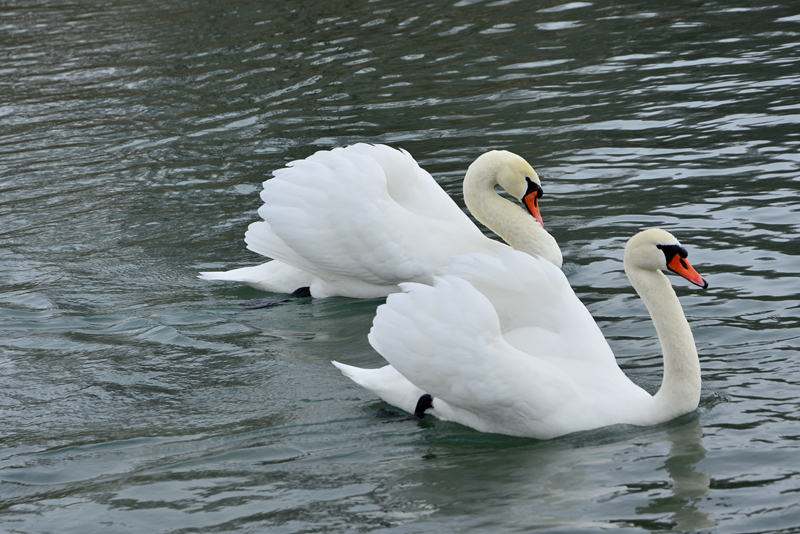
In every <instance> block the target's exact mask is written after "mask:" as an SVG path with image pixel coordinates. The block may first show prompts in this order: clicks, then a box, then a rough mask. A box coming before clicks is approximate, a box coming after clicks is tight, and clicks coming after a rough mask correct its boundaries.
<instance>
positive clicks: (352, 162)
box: [200, 144, 561, 298]
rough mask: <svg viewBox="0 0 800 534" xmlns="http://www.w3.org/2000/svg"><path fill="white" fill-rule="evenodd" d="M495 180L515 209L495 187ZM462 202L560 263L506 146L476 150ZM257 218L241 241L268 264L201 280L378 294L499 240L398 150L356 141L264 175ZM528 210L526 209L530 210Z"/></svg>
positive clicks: (495, 249) (532, 187)
mask: <svg viewBox="0 0 800 534" xmlns="http://www.w3.org/2000/svg"><path fill="white" fill-rule="evenodd" d="M498 184H499V185H500V187H502V188H503V189H505V191H507V192H508V193H509V194H510V195H511V196H512V197H514V198H516V199H518V200H520V201H521V202H523V203H524V204H525V206H526V207H527V210H528V211H526V210H525V209H523V208H521V207H519V206H518V205H517V204H515V203H513V202H511V201H509V200H507V199H505V198H503V197H501V196H500V195H498V194H497V193H496V192H495V189H494V188H495V186H496V185H498ZM463 187H464V201H465V203H466V204H467V207H468V208H469V210H470V212H472V214H473V215H474V216H475V218H476V219H478V220H479V221H480V222H481V223H483V224H484V225H486V226H487V227H488V228H489V229H491V230H492V231H494V232H495V233H496V234H497V235H499V236H500V237H501V238H503V239H504V240H505V241H506V242H507V243H508V244H509V245H510V246H511V247H513V248H514V249H516V250H521V251H523V252H527V253H529V254H537V255H541V256H543V257H545V258H547V259H548V260H550V261H552V262H553V263H555V264H556V265H558V266H559V267H560V266H561V249H559V247H558V244H557V243H556V240H555V239H554V238H553V237H552V236H551V235H550V234H549V233H547V231H545V229H544V227H543V225H542V217H541V215H540V213H539V206H538V204H539V197H541V195H542V188H541V182H540V181H539V176H538V175H537V174H536V172H535V171H534V170H533V168H531V166H530V165H529V164H528V163H527V162H526V161H525V160H524V159H522V158H521V157H519V156H517V155H516V154H512V153H511V152H506V151H491V152H487V153H486V154H483V155H482V156H480V157H479V158H478V159H477V160H476V161H475V162H474V163H473V164H472V165H470V167H469V169H468V170H467V174H466V176H465V178H464V185H463ZM261 198H262V200H263V201H264V204H263V205H262V206H261V208H260V209H259V210H258V213H259V215H260V216H261V218H262V219H263V220H262V221H259V222H255V223H253V224H251V225H250V227H249V228H248V230H247V233H246V234H245V242H246V243H247V248H249V249H250V250H253V251H254V252H257V253H259V254H261V255H263V256H267V257H269V258H273V261H271V262H268V263H265V264H262V265H257V266H254V267H245V268H242V269H234V270H232V271H227V272H205V273H201V274H200V277H201V278H203V279H206V280H230V281H238V282H242V283H245V284H248V285H250V286H252V287H255V288H256V289H261V290H264V291H271V292H276V293H292V292H294V291H296V290H298V289H300V288H308V290H307V291H308V292H310V294H311V296H313V297H333V296H342V297H355V298H374V297H385V296H386V295H389V294H390V293H395V292H397V291H398V290H399V289H398V284H399V283H402V282H421V283H423V284H430V283H431V282H432V280H433V276H434V275H435V274H436V273H437V272H438V271H439V269H441V268H442V267H444V266H445V265H447V264H448V263H449V262H450V258H451V257H452V256H457V255H463V254H469V253H472V252H483V253H485V254H489V255H495V254H498V253H499V251H501V250H507V249H508V248H509V247H508V246H507V245H504V244H502V243H499V242H498V241H495V240H493V239H490V238H488V237H486V236H485V235H483V233H482V232H481V231H480V230H479V229H478V227H477V226H475V224H473V223H472V221H471V220H470V219H469V217H468V216H467V215H466V214H465V213H464V212H463V211H462V210H461V208H459V207H458V205H456V203H455V202H453V200H452V199H451V198H450V196H449V195H448V194H447V193H445V191H444V190H443V189H442V188H441V187H439V185H438V184H437V183H436V181H435V180H434V179H433V177H431V175H430V174H428V173H427V172H426V171H425V170H423V169H422V168H420V166H419V165H418V164H417V162H416V161H415V160H414V158H412V157H411V155H409V154H408V152H405V151H400V150H395V149H393V148H390V147H388V146H385V145H367V144H357V145H352V146H349V147H345V148H336V149H333V150H331V151H320V152H317V153H316V154H314V155H312V156H310V157H308V158H306V159H304V160H300V161H294V162H292V163H290V164H289V165H288V166H287V167H286V168H284V169H280V170H278V171H276V172H275V173H274V177H273V178H271V179H270V180H267V181H265V182H264V189H263V191H262V192H261ZM531 215H533V216H531Z"/></svg>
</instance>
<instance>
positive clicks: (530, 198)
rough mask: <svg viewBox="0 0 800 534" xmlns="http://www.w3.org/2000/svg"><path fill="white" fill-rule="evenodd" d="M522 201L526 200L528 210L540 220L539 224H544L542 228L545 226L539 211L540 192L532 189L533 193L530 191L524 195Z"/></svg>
mask: <svg viewBox="0 0 800 534" xmlns="http://www.w3.org/2000/svg"><path fill="white" fill-rule="evenodd" d="M522 201H523V202H525V206H527V208H528V211H529V212H531V215H533V217H534V218H535V219H536V220H537V221H539V224H541V225H542V228H544V221H543V220H542V214H541V213H539V193H538V192H536V191H532V192H531V193H528V194H527V195H525V196H524V197H522Z"/></svg>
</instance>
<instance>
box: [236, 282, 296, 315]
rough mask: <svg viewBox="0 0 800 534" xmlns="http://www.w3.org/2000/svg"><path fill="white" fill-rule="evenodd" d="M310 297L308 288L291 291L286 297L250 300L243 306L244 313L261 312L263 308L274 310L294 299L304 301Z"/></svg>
mask: <svg viewBox="0 0 800 534" xmlns="http://www.w3.org/2000/svg"><path fill="white" fill-rule="evenodd" d="M310 296H311V288H310V287H298V288H297V289H295V290H294V291H292V292H291V293H290V294H289V296H288V297H267V298H264V299H259V300H252V301H250V302H248V303H246V304H245V305H244V309H245V311H252V310H263V309H265V308H274V307H275V306H280V305H281V304H285V303H287V302H291V301H292V300H294V299H304V298H308V297H310Z"/></svg>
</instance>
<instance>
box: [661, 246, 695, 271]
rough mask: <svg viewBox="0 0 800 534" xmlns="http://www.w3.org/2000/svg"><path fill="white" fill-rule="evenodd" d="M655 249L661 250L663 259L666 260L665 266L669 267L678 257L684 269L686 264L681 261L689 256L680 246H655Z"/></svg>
mask: <svg viewBox="0 0 800 534" xmlns="http://www.w3.org/2000/svg"><path fill="white" fill-rule="evenodd" d="M656 247H657V248H659V249H661V252H663V253H664V257H665V258H666V259H667V265H669V263H670V262H671V261H672V259H673V258H674V257H675V256H680V258H681V265H683V266H684V267H686V265H685V264H686V262H685V261H683V258H686V257H687V256H689V252H687V251H686V249H685V248H683V247H682V246H681V245H656Z"/></svg>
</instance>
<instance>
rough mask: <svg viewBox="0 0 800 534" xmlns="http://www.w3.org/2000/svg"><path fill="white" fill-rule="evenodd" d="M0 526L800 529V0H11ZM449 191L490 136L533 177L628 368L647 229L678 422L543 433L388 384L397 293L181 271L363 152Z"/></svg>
mask: <svg viewBox="0 0 800 534" xmlns="http://www.w3.org/2000/svg"><path fill="white" fill-rule="evenodd" d="M0 32H1V33H0V35H2V42H3V47H2V52H0V94H1V95H2V100H1V101H0V125H1V127H0V369H1V370H2V372H1V373H0V526H2V530H3V531H4V532H24V533H34V532H64V533H65V532H81V533H86V532H104V533H105V532H164V533H168V532H169V533H178V532H270V533H272V532H275V533H278V532H286V533H290V532H292V533H300V532H397V533H400V532H402V533H416V532H419V533H423V532H424V533H429V532H442V533H451V532H481V533H482V532H493V533H497V532H533V531H544V532H569V533H575V532H595V531H599V530H609V529H613V530H617V531H622V532H665V531H683V532H695V531H703V532H714V533H740V532H741V533H756V532H759V533H766V532H795V531H797V529H798V528H800V507H799V506H798V493H799V492H800V472H799V471H800V470H799V468H798V465H800V463H798V458H800V451H798V442H800V430H799V429H800V426H798V415H797V414H798V413H799V412H800V359H799V358H798V349H800V296H799V295H800V281H799V280H800V278H799V276H800V261H799V259H798V255H800V248H798V245H797V242H798V237H800V214H799V213H798V212H799V211H800V201H798V189H800V156H799V155H798V146H799V145H800V128H799V125H800V92H798V91H797V86H798V83H800V10H798V7H797V6H796V5H795V4H794V3H792V2H789V1H788V0H778V1H777V2H773V3H770V4H768V5H760V6H756V7H753V5H752V3H751V2H744V1H740V0H733V1H731V2H724V3H712V2H709V3H701V2H677V3H673V4H664V3H662V2H651V1H645V0H642V1H632V0H628V1H624V2H621V3H620V2H616V3H613V4H611V3H605V2H564V3H558V2H514V1H489V2H486V1H469V0H462V1H458V2H452V1H451V2H449V3H425V2H414V1H411V2H408V1H406V2H397V1H394V0H382V1H376V2H361V3H355V4H354V3H352V2H348V3H345V2H324V3H316V4H314V5H307V6H306V5H300V4H296V3H282V2H255V1H247V0H242V1H237V2H213V1H200V2H198V1H183V0H170V1H166V2H152V1H144V2H142V1H139V2H131V1H129V0H122V1H119V2H114V3H111V4H109V3H107V2H99V1H91V0H89V1H86V2H80V3H70V2H66V1H63V2H61V1H59V2H49V1H33V0H12V1H10V2H6V3H4V5H3V8H2V11H0ZM360 141H366V142H380V143H388V144H391V145H393V146H398V147H403V148H405V149H407V150H409V151H410V152H411V153H412V154H413V155H414V156H415V157H416V158H417V159H418V161H420V162H421V164H422V165H423V166H424V167H425V168H426V169H428V170H429V171H430V172H431V173H433V175H434V177H435V178H436V179H437V180H438V181H439V183H440V184H441V185H442V187H444V188H445V189H446V190H447V191H448V192H449V193H450V194H451V195H452V196H453V197H454V198H455V199H456V201H457V202H458V203H459V204H461V205H462V206H463V200H462V198H461V193H460V180H461V179H462V177H463V174H464V172H465V170H466V168H467V166H468V165H469V163H470V162H471V161H472V160H473V159H474V158H475V157H477V155H479V154H480V153H481V152H483V151H485V150H488V149H493V148H502V149H508V150H513V151H515V152H517V153H519V154H521V155H523V156H524V157H525V158H526V159H528V160H529V161H530V162H531V163H532V164H533V165H534V167H536V169H537V170H538V171H539V174H540V175H541V177H542V180H543V184H544V188H545V194H546V195H545V198H544V199H543V201H542V211H543V215H544V218H545V224H546V226H547V228H548V230H549V231H550V232H551V233H552V234H553V235H554V236H556V238H557V239H558V241H559V243H560V244H561V246H562V250H563V251H564V256H565V262H566V267H565V270H566V271H567V272H568V273H569V274H570V282H571V283H572V285H573V287H574V289H575V291H576V293H577V294H578V295H579V297H581V299H582V300H583V301H584V302H585V303H586V304H587V306H588V307H589V309H590V310H591V311H592V313H593V314H594V316H595V317H596V319H597V321H598V323H599V325H600V327H601V328H602V329H603V331H604V333H605V334H606V336H607V338H608V339H609V342H610V344H611V345H612V348H613V349H614V351H615V353H616V354H617V356H618V359H619V361H620V364H621V366H622V367H623V369H624V370H625V371H626V372H627V373H628V374H629V376H631V377H632V379H633V380H634V381H636V382H637V383H639V384H641V385H643V386H644V387H646V388H648V389H650V390H651V391H653V390H655V389H657V388H658V385H659V383H660V377H661V358H660V347H659V345H658V342H657V340H656V339H655V331H654V329H653V327H652V323H651V322H650V320H649V317H648V315H647V312H646V310H645V308H644V306H643V304H642V303H641V301H640V300H639V299H638V298H637V297H636V295H635V293H634V292H633V290H632V289H631V288H630V286H629V284H628V282H627V279H626V278H625V276H624V274H623V272H622V264H621V260H622V251H623V247H624V243H625V241H626V240H627V238H628V237H630V236H631V235H632V234H633V233H635V232H636V231H638V230H639V229H641V228H645V227H651V226H660V227H663V228H665V229H667V230H669V231H671V232H673V233H674V234H675V235H676V236H677V237H678V238H679V239H681V241H682V243H683V244H684V245H685V246H686V247H687V248H688V249H689V252H690V259H691V261H692V263H693V264H694V265H695V267H696V268H697V269H698V270H699V271H700V272H701V273H702V274H703V275H704V276H706V277H707V278H708V280H709V282H710V284H711V287H710V288H709V289H708V290H707V291H705V292H703V291H699V290H697V289H695V288H691V287H687V284H682V283H681V281H680V280H676V282H675V283H676V290H677V292H678V295H679V296H680V299H681V302H682V304H683V307H684V309H685V311H686V315H687V317H688V319H689V322H690V324H691V325H692V328H693V331H694V335H695V338H696V341H697V345H698V349H699V352H700V359H701V365H702V367H703V379H704V385H703V394H702V400H701V404H700V408H699V409H698V411H697V412H696V413H694V414H691V415H689V416H685V417H682V418H680V419H678V420H676V421H672V422H670V423H668V424H665V425H661V426H658V427H654V428H644V429H642V428H610V429H602V430H598V431H594V432H588V433H582V434H578V435H575V436H568V437H565V438H561V439H557V440H553V441H548V442H540V441H535V440H527V439H518V438H510V437H504V436H495V435H486V434H480V433H478V432H475V431H472V430H470V429H467V428H464V427H461V426H458V425H454V424H449V423H441V422H435V421H433V422H423V423H420V424H417V423H412V422H408V421H405V422H404V421H399V422H397V421H389V422H387V421H385V420H381V419H377V418H375V414H376V412H377V411H378V409H380V408H386V407H387V406H386V405H384V404H383V403H381V402H380V401H378V400H377V399H376V398H375V397H373V396H372V395H371V394H370V393H368V392H366V391H363V390H361V389H359V388H358V387H357V386H355V385H354V384H352V383H350V382H349V381H348V380H347V379H346V378H344V377H343V376H341V375H340V374H339V373H338V371H336V369H334V368H333V367H332V366H331V365H330V363H329V362H330V360H332V359H336V360H340V361H343V362H346V363H350V364H353V365H360V366H379V365H381V364H382V360H381V358H380V356H379V355H378V354H376V353H375V352H374V351H373V350H372V349H371V348H370V346H369V344H368V343H367V341H366V333H367V331H368V329H369V326H370V324H371V321H372V318H373V316H374V312H375V309H376V307H377V306H378V305H379V304H380V302H381V301H380V300H352V299H338V298H337V299H320V300H313V301H312V300H297V301H294V302H291V303H288V304H284V305H281V306H278V307H274V308H267V309H259V310H246V309H245V305H246V303H247V302H248V301H251V300H255V299H259V298H262V297H264V296H265V295H264V294H262V293H259V292H257V291H254V290H251V289H249V288H245V287H240V286H237V285H235V284H233V285H229V284H212V283H207V282H203V281H200V280H197V279H196V273H197V272H198V271H202V270H216V269H228V268H234V267H240V266H245V265H252V264H255V263H258V262H260V258H259V257H257V256H256V255H255V254H253V253H251V252H248V251H247V250H246V249H245V246H244V243H243V240H242V238H243V233H244V231H245V229H246V227H247V225H248V224H249V223H250V222H252V221H254V220H256V219H257V214H256V210H257V208H258V206H259V204H260V201H259V198H258V192H259V190H260V188H261V182H262V181H263V180H264V179H266V178H268V177H269V176H270V173H271V172H272V171H273V170H274V169H276V168H279V167H281V166H282V165H284V164H285V163H286V162H288V161H291V160H293V159H296V158H303V157H306V156H308V155H310V154H311V153H313V152H314V151H316V150H320V149H328V148H332V147H335V146H341V145H346V144H349V143H353V142H360Z"/></svg>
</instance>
